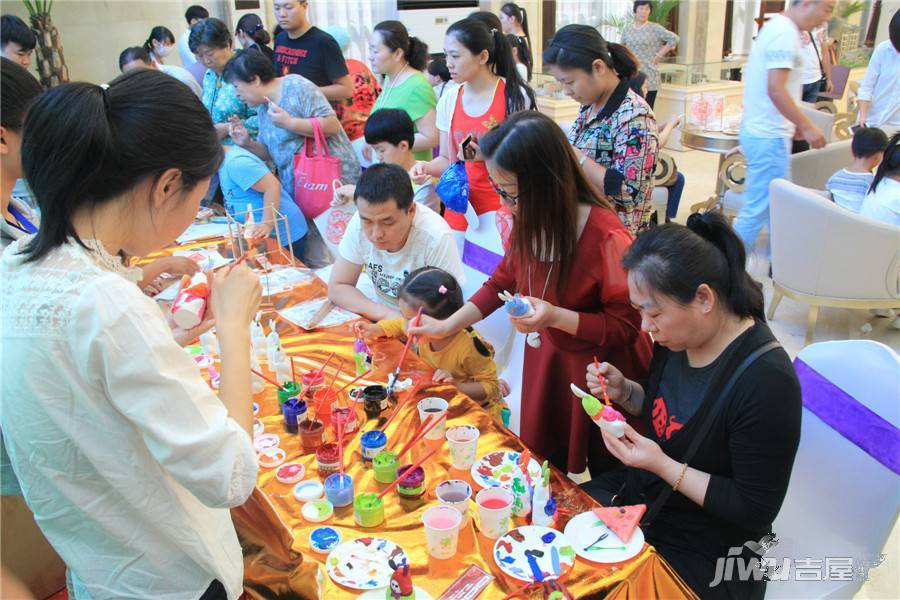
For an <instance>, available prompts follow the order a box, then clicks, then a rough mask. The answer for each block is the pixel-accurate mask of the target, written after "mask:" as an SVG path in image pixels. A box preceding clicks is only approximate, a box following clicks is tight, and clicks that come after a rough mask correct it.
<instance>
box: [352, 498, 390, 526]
mask: <svg viewBox="0 0 900 600" xmlns="http://www.w3.org/2000/svg"><path fill="white" fill-rule="evenodd" d="M353 519H354V520H355V521H356V524H357V525H359V526H360V527H378V526H379V525H381V524H382V523H384V500H383V499H381V498H379V497H378V494H375V493H373V492H366V493H364V494H360V495H359V496H357V497H356V500H354V501H353Z"/></svg>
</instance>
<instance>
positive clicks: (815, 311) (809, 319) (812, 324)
mask: <svg viewBox="0 0 900 600" xmlns="http://www.w3.org/2000/svg"><path fill="white" fill-rule="evenodd" d="M818 317H819V307H818V306H815V305H811V306H810V307H809V312H808V313H806V339H805V340H803V345H804V346H807V345H809V344H811V343H812V340H813V333H814V332H815V330H816V319H817V318H818Z"/></svg>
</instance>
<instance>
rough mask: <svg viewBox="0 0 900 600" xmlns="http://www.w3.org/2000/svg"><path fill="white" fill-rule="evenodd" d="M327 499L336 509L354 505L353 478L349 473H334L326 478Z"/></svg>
mask: <svg viewBox="0 0 900 600" xmlns="http://www.w3.org/2000/svg"><path fill="white" fill-rule="evenodd" d="M325 499H326V500H328V501H329V502H331V503H332V504H333V505H334V506H335V507H336V508H340V507H342V506H350V505H351V504H353V478H352V477H350V475H348V474H347V473H344V474H343V475H341V474H340V473H332V474H331V475H329V476H328V477H326V478H325Z"/></svg>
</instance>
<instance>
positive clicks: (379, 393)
mask: <svg viewBox="0 0 900 600" xmlns="http://www.w3.org/2000/svg"><path fill="white" fill-rule="evenodd" d="M362 393H363V403H364V404H363V408H364V409H365V411H366V416H367V417H369V418H370V419H374V418H376V417H377V416H378V415H380V414H381V411H383V410H384V409H386V408H387V407H388V394H387V388H385V387H384V386H383V385H370V386H368V387H365V388H363V392H362Z"/></svg>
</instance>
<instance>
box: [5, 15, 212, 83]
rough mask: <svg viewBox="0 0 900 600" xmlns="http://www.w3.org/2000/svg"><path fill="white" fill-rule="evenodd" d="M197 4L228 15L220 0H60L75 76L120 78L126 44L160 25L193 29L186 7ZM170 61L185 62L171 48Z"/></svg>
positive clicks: (58, 21)
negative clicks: (187, 21)
mask: <svg viewBox="0 0 900 600" xmlns="http://www.w3.org/2000/svg"><path fill="white" fill-rule="evenodd" d="M192 4H200V5H202V6H205V7H206V8H207V10H209V12H210V14H211V15H212V16H215V17H220V18H221V17H222V13H223V10H222V9H223V6H222V3H221V2H220V1H219V0H216V1H215V2H211V1H203V0H199V1H197V0H193V1H192V0H152V1H144V2H135V1H131V0H127V1H120V0H112V1H110V0H55V1H54V3H53V9H52V10H51V13H50V15H51V17H52V18H53V23H54V25H56V27H57V29H59V32H60V39H61V41H62V46H63V52H64V54H65V57H66V64H67V65H68V67H69V78H70V79H71V80H72V81H90V82H93V83H102V82H105V81H109V80H110V79H113V78H115V77H116V76H117V75H119V63H118V61H119V53H120V52H121V51H122V50H124V49H125V48H127V47H128V46H140V45H142V44H143V43H144V41H145V40H146V39H147V36H148V35H149V34H150V30H151V29H152V28H153V27H155V26H156V25H164V26H166V27H168V28H169V29H171V30H172V33H174V34H175V37H176V38H177V37H178V36H179V35H181V33H182V32H183V31H184V30H185V29H187V23H186V22H185V20H184V11H185V10H186V9H187V7H188V6H190V5H192ZM0 11H2V13H3V14H14V15H17V16H19V17H21V18H22V19H23V20H24V21H25V22H26V23H27V22H28V11H27V10H26V9H25V5H24V4H23V3H22V2H21V1H17V0H3V1H2V2H0ZM166 62H167V63H171V64H176V65H177V64H181V60H180V59H179V57H178V52H177V51H174V52H173V53H172V54H170V55H169V56H168V57H167V58H166ZM32 68H34V61H32Z"/></svg>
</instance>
